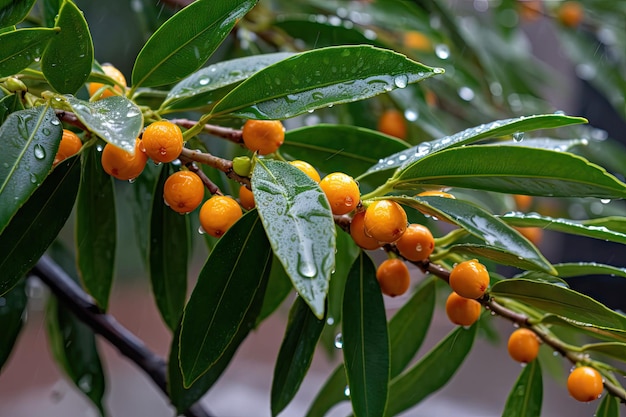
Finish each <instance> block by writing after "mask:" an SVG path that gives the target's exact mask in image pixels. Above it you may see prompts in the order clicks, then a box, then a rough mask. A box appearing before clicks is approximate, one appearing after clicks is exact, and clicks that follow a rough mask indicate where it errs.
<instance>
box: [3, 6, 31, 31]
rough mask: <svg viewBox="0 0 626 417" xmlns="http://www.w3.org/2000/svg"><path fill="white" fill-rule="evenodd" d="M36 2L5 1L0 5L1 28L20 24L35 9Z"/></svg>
mask: <svg viewBox="0 0 626 417" xmlns="http://www.w3.org/2000/svg"><path fill="white" fill-rule="evenodd" d="M35 1H36V0H5V1H3V2H2V5H0V28H3V27H7V26H12V25H16V24H18V23H20V22H21V21H22V20H24V18H25V17H26V16H28V13H30V9H32V8H33V5H34V4H35Z"/></svg>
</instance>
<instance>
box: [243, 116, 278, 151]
mask: <svg viewBox="0 0 626 417" xmlns="http://www.w3.org/2000/svg"><path fill="white" fill-rule="evenodd" d="M241 136H242V138H243V143H244V145H246V148H248V149H250V150H251V151H253V152H258V153H259V155H268V154H270V153H274V152H276V151H277V150H278V148H279V147H280V145H282V144H283V142H284V141H285V128H284V126H283V124H282V123H281V122H280V121H279V120H248V121H246V123H244V125H243V128H242V129H241Z"/></svg>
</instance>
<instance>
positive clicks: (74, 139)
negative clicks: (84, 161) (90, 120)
mask: <svg viewBox="0 0 626 417" xmlns="http://www.w3.org/2000/svg"><path fill="white" fill-rule="evenodd" d="M82 146H83V142H82V141H81V140H80V138H79V137H78V135H77V134H76V133H74V132H72V131H71V130H67V129H63V137H61V142H59V149H57V153H56V155H55V156H54V162H52V165H56V164H58V163H59V162H61V161H62V160H64V159H67V158H69V157H70V156H74V155H76V154H77V153H78V151H80V148H81V147H82Z"/></svg>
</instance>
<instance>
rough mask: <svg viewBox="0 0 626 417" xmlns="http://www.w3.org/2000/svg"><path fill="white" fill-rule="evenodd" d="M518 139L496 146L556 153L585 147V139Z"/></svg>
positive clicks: (499, 143)
mask: <svg viewBox="0 0 626 417" xmlns="http://www.w3.org/2000/svg"><path fill="white" fill-rule="evenodd" d="M517 137H518V139H513V140H511V141H502V142H498V145H505V146H524V147H526V148H539V149H547V150H550V151H556V152H566V151H569V150H570V149H571V148H574V147H576V146H581V145H582V146H584V145H587V140H586V139H552V138H530V139H523V138H522V137H521V136H520V135H519V134H518V135H517Z"/></svg>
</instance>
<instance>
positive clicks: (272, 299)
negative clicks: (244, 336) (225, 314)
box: [256, 259, 293, 326]
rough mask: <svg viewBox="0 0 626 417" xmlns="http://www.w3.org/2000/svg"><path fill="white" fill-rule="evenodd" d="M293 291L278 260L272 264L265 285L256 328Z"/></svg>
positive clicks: (287, 276)
mask: <svg viewBox="0 0 626 417" xmlns="http://www.w3.org/2000/svg"><path fill="white" fill-rule="evenodd" d="M292 291H293V285H291V280H290V279H289V275H287V273H286V272H285V268H283V265H282V264H281V263H280V261H279V260H278V259H274V261H273V262H272V270H271V271H270V278H269V282H268V283H267V291H266V292H265V299H264V300H263V307H262V308H261V312H260V313H259V317H258V321H257V323H256V324H257V326H258V325H259V324H260V323H261V322H262V321H263V320H265V319H266V318H268V317H269V316H270V315H271V314H272V313H273V312H274V311H276V309H277V308H278V307H279V306H280V305H281V304H282V303H283V301H285V299H286V298H287V296H288V295H289V293H291V292H292Z"/></svg>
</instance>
